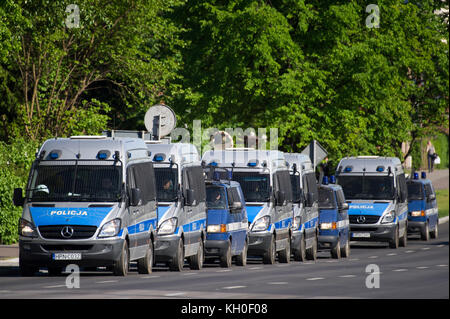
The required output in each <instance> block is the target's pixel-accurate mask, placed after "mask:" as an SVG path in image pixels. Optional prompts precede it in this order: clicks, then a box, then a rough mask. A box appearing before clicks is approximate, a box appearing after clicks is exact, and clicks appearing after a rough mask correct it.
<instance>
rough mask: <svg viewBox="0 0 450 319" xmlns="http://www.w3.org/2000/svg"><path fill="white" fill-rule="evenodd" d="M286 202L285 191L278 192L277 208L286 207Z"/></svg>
mask: <svg viewBox="0 0 450 319" xmlns="http://www.w3.org/2000/svg"><path fill="white" fill-rule="evenodd" d="M285 201H286V194H285V193H284V192H283V191H277V192H276V202H277V206H282V205H284V202H285Z"/></svg>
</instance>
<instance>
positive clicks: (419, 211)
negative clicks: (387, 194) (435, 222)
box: [410, 210, 425, 217]
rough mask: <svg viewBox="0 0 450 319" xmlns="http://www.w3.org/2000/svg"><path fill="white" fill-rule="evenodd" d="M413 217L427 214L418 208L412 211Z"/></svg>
mask: <svg viewBox="0 0 450 319" xmlns="http://www.w3.org/2000/svg"><path fill="white" fill-rule="evenodd" d="M410 214H411V216H412V217H419V216H425V212H424V211H423V210H417V211H413V212H411V213H410Z"/></svg>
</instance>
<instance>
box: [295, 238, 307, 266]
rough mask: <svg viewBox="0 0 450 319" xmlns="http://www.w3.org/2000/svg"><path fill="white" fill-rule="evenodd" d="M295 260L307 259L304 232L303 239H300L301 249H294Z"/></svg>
mask: <svg viewBox="0 0 450 319" xmlns="http://www.w3.org/2000/svg"><path fill="white" fill-rule="evenodd" d="M294 260H295V261H305V260H306V243H305V235H304V234H303V235H302V239H301V240H300V249H296V250H294Z"/></svg>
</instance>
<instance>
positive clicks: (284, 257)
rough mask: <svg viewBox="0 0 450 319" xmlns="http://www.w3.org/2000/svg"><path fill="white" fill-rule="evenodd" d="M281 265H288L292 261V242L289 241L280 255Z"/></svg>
mask: <svg viewBox="0 0 450 319" xmlns="http://www.w3.org/2000/svg"><path fill="white" fill-rule="evenodd" d="M278 260H279V261H280V263H284V264H288V263H289V262H290V261H291V240H290V236H289V237H288V239H287V243H286V247H285V248H284V249H283V250H282V251H280V252H279V253H278Z"/></svg>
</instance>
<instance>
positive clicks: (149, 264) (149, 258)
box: [137, 240, 153, 274]
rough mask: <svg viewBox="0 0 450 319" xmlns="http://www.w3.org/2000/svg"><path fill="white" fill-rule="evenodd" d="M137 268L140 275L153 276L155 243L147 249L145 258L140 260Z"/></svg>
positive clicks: (150, 244)
mask: <svg viewBox="0 0 450 319" xmlns="http://www.w3.org/2000/svg"><path fill="white" fill-rule="evenodd" d="M137 268H138V273H139V274H151V273H152V268H153V242H152V241H151V240H150V243H149V245H148V248H147V253H146V254H145V257H144V258H141V259H138V261H137Z"/></svg>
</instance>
